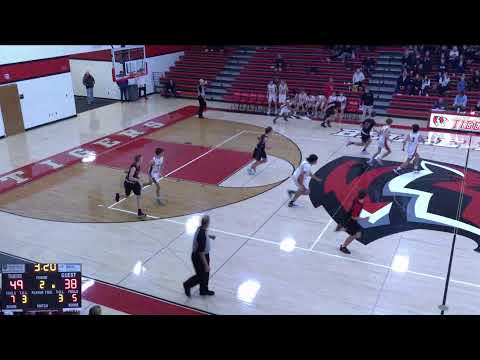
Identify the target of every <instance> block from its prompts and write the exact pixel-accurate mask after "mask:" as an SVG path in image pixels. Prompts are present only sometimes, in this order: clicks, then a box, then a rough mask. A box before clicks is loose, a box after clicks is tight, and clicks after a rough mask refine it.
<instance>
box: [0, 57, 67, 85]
mask: <svg viewBox="0 0 480 360" xmlns="http://www.w3.org/2000/svg"><path fill="white" fill-rule="evenodd" d="M66 72H70V64H69V62H68V58H67V57H60V58H51V59H44V60H34V61H26V62H22V63H16V64H7V65H0V84H7V83H12V82H17V81H22V80H28V79H35V78H40V77H44V76H50V75H56V74H62V73H66Z"/></svg>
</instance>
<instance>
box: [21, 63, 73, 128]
mask: <svg viewBox="0 0 480 360" xmlns="http://www.w3.org/2000/svg"><path fill="white" fill-rule="evenodd" d="M17 86H18V92H19V94H20V95H23V99H20V105H21V107H22V115H23V122H24V124H25V129H30V128H32V127H35V126H39V125H43V124H47V123H49V122H52V121H56V120H60V119H64V118H68V117H71V116H74V115H76V114H77V111H76V108H75V98H74V96H73V87H72V78H71V76H70V72H66V73H63V74H57V75H51V76H44V77H40V78H35V79H31V80H25V81H18V82H17Z"/></svg>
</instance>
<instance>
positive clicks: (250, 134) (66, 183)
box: [0, 118, 301, 222]
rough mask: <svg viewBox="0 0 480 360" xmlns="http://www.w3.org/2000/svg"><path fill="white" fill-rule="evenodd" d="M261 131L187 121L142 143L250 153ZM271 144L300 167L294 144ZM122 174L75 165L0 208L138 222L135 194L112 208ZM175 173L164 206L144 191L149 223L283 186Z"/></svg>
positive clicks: (57, 217) (48, 216) (2, 200)
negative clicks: (225, 181) (188, 177)
mask: <svg viewBox="0 0 480 360" xmlns="http://www.w3.org/2000/svg"><path fill="white" fill-rule="evenodd" d="M262 132H263V128H261V127H258V126H254V125H249V124H242V123H236V122H231V121H229V122H226V121H223V120H216V119H201V120H200V119H198V118H189V119H186V120H183V121H179V122H177V123H175V124H173V125H171V126H168V127H165V128H161V129H159V130H157V131H156V132H154V133H152V134H150V135H147V136H145V137H144V139H147V140H152V141H160V142H167V143H173V144H178V145H179V146H180V145H184V144H188V145H193V146H202V147H205V148H206V149H210V150H211V149H214V148H218V149H225V150H233V151H236V152H243V153H249V154H250V153H251V151H252V149H253V147H254V146H255V144H256V142H257V138H258V136H259V135H260V134H261V133H262ZM135 142H136V141H134V142H133V143H135ZM128 146H130V145H125V146H122V149H119V150H112V152H111V153H110V154H109V156H110V157H111V156H112V153H113V156H115V152H118V153H119V154H120V152H121V154H120V155H119V156H122V157H123V156H127V157H128V159H127V160H126V161H127V162H128V161H130V160H129V159H130V158H132V157H133V156H134V155H135V153H134V152H133V151H132V152H131V153H129V152H128ZM131 146H133V145H131ZM271 146H272V148H271V150H270V154H271V155H273V156H275V157H277V158H280V159H283V160H285V161H287V162H289V163H290V164H291V165H292V169H293V168H294V167H296V166H298V164H299V162H300V159H301V154H300V151H299V149H298V147H297V145H296V144H295V143H294V142H292V141H291V140H289V139H288V138H286V137H285V136H283V135H281V134H278V133H275V134H274V135H273V136H272V137H271ZM207 151H209V150H207ZM151 156H152V155H151V154H145V156H144V163H146V162H148V161H149V160H150V158H151ZM169 156H175V154H170V155H169ZM200 156H201V155H200ZM200 156H199V157H200ZM195 159H196V158H194V159H192V160H191V162H192V164H193V163H194V162H195V161H197V160H195ZM225 161H228V159H225ZM183 165H184V164H182V166H183ZM187 166H191V164H189V165H187ZM215 166H217V167H222V166H225V164H224V163H223V164H222V163H218V164H215ZM124 170H125V168H121V167H117V166H108V165H105V164H102V163H97V162H92V163H79V164H75V165H72V166H69V167H66V168H63V169H61V170H59V171H56V172H54V173H53V174H50V175H47V176H45V177H42V178H40V179H37V180H35V181H32V182H30V183H28V184H25V185H23V186H20V187H18V188H16V189H13V190H10V191H7V192H5V193H3V194H1V195H0V209H1V210H3V211H7V212H9V213H13V214H17V215H21V216H26V217H32V218H37V219H43V220H53V221H67V222H128V221H138V219H137V218H136V216H135V215H134V213H135V212H136V203H135V197H133V196H131V197H130V198H128V199H126V200H125V201H122V202H121V203H119V204H117V205H115V206H112V205H113V204H114V200H113V197H114V194H115V193H116V192H119V193H123V185H122V184H123V179H124V177H125V174H124ZM205 171H209V170H208V169H205ZM175 175H176V174H175V173H174V174H172V175H171V176H169V177H167V178H165V179H163V180H162V181H161V189H162V190H161V191H162V198H163V199H165V201H166V204H165V206H159V205H157V203H156V202H155V201H154V187H153V186H150V187H147V188H145V189H144V192H143V197H142V198H143V204H142V207H144V209H145V210H146V211H147V213H148V214H149V215H152V217H151V218H148V219H153V218H169V217H175V216H181V215H188V214H192V213H198V212H202V211H206V210H209V209H213V208H218V207H221V206H225V205H228V204H232V203H236V202H239V201H242V200H245V199H248V198H251V197H253V196H256V195H258V194H261V193H263V192H265V191H267V190H269V189H272V188H273V187H275V186H277V185H278V184H280V183H281V182H282V181H277V182H274V183H271V184H263V185H261V186H252V187H228V186H220V184H205V183H201V182H197V181H189V180H186V179H178V178H175ZM142 179H143V181H144V182H147V181H148V178H147V176H146V175H145V174H142ZM115 209H120V210H123V211H115Z"/></svg>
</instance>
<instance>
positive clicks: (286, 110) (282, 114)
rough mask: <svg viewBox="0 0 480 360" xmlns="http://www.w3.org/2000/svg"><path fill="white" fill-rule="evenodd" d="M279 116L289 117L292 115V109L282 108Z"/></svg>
mask: <svg viewBox="0 0 480 360" xmlns="http://www.w3.org/2000/svg"><path fill="white" fill-rule="evenodd" d="M279 115H280V116H288V115H290V109H289V108H281V109H280V114H279Z"/></svg>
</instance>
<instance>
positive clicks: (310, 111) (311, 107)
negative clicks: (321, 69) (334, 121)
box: [307, 94, 317, 116]
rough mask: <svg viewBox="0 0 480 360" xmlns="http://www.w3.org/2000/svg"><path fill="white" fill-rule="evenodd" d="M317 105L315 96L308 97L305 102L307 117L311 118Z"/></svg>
mask: <svg viewBox="0 0 480 360" xmlns="http://www.w3.org/2000/svg"><path fill="white" fill-rule="evenodd" d="M316 103H317V97H316V96H315V95H313V94H312V95H310V96H309V97H308V101H307V104H308V105H307V115H308V116H313V115H314V113H315V105H316Z"/></svg>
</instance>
